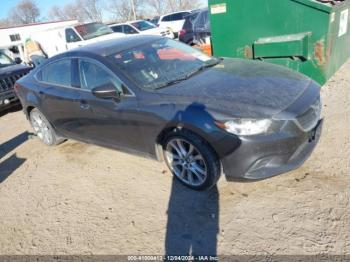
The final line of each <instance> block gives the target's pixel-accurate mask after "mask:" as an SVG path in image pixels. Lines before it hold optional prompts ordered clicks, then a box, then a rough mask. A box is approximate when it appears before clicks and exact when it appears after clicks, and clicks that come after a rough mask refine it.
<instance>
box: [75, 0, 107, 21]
mask: <svg viewBox="0 0 350 262" xmlns="http://www.w3.org/2000/svg"><path fill="white" fill-rule="evenodd" d="M76 4H77V7H78V8H79V9H78V10H81V17H82V18H83V20H84V21H99V22H101V21H102V7H101V0H76Z"/></svg>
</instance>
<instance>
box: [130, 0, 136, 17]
mask: <svg viewBox="0 0 350 262" xmlns="http://www.w3.org/2000/svg"><path fill="white" fill-rule="evenodd" d="M130 4H131V9H132V14H133V16H134V20H136V10H135V2H134V0H130Z"/></svg>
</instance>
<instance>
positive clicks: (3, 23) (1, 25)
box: [0, 19, 10, 28]
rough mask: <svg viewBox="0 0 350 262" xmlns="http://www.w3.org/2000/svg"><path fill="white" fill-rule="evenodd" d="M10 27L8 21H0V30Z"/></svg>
mask: <svg viewBox="0 0 350 262" xmlns="http://www.w3.org/2000/svg"><path fill="white" fill-rule="evenodd" d="M9 25H10V22H9V20H8V19H0V28H2V27H7V26H9Z"/></svg>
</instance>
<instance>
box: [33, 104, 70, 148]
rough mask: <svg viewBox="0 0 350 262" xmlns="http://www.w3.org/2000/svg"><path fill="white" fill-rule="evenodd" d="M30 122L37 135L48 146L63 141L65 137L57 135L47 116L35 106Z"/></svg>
mask: <svg viewBox="0 0 350 262" xmlns="http://www.w3.org/2000/svg"><path fill="white" fill-rule="evenodd" d="M29 120H30V123H31V125H32V127H33V129H34V132H35V134H36V136H37V137H38V138H39V139H40V140H41V141H42V142H43V143H44V144H45V145H48V146H54V145H58V144H60V143H62V142H63V141H64V139H62V138H59V137H58V136H57V135H56V132H55V130H54V129H53V127H52V126H51V124H50V123H49V121H48V120H47V119H46V117H45V116H44V115H43V114H42V113H41V112H40V111H39V109H37V108H34V109H33V110H32V111H31V112H30V115H29Z"/></svg>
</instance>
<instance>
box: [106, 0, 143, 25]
mask: <svg viewBox="0 0 350 262" xmlns="http://www.w3.org/2000/svg"><path fill="white" fill-rule="evenodd" d="M107 8H108V11H109V12H111V13H112V14H113V15H114V16H115V18H117V19H118V20H126V21H128V20H134V19H137V18H141V17H143V15H144V8H145V0H109V2H108V7H107Z"/></svg>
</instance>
